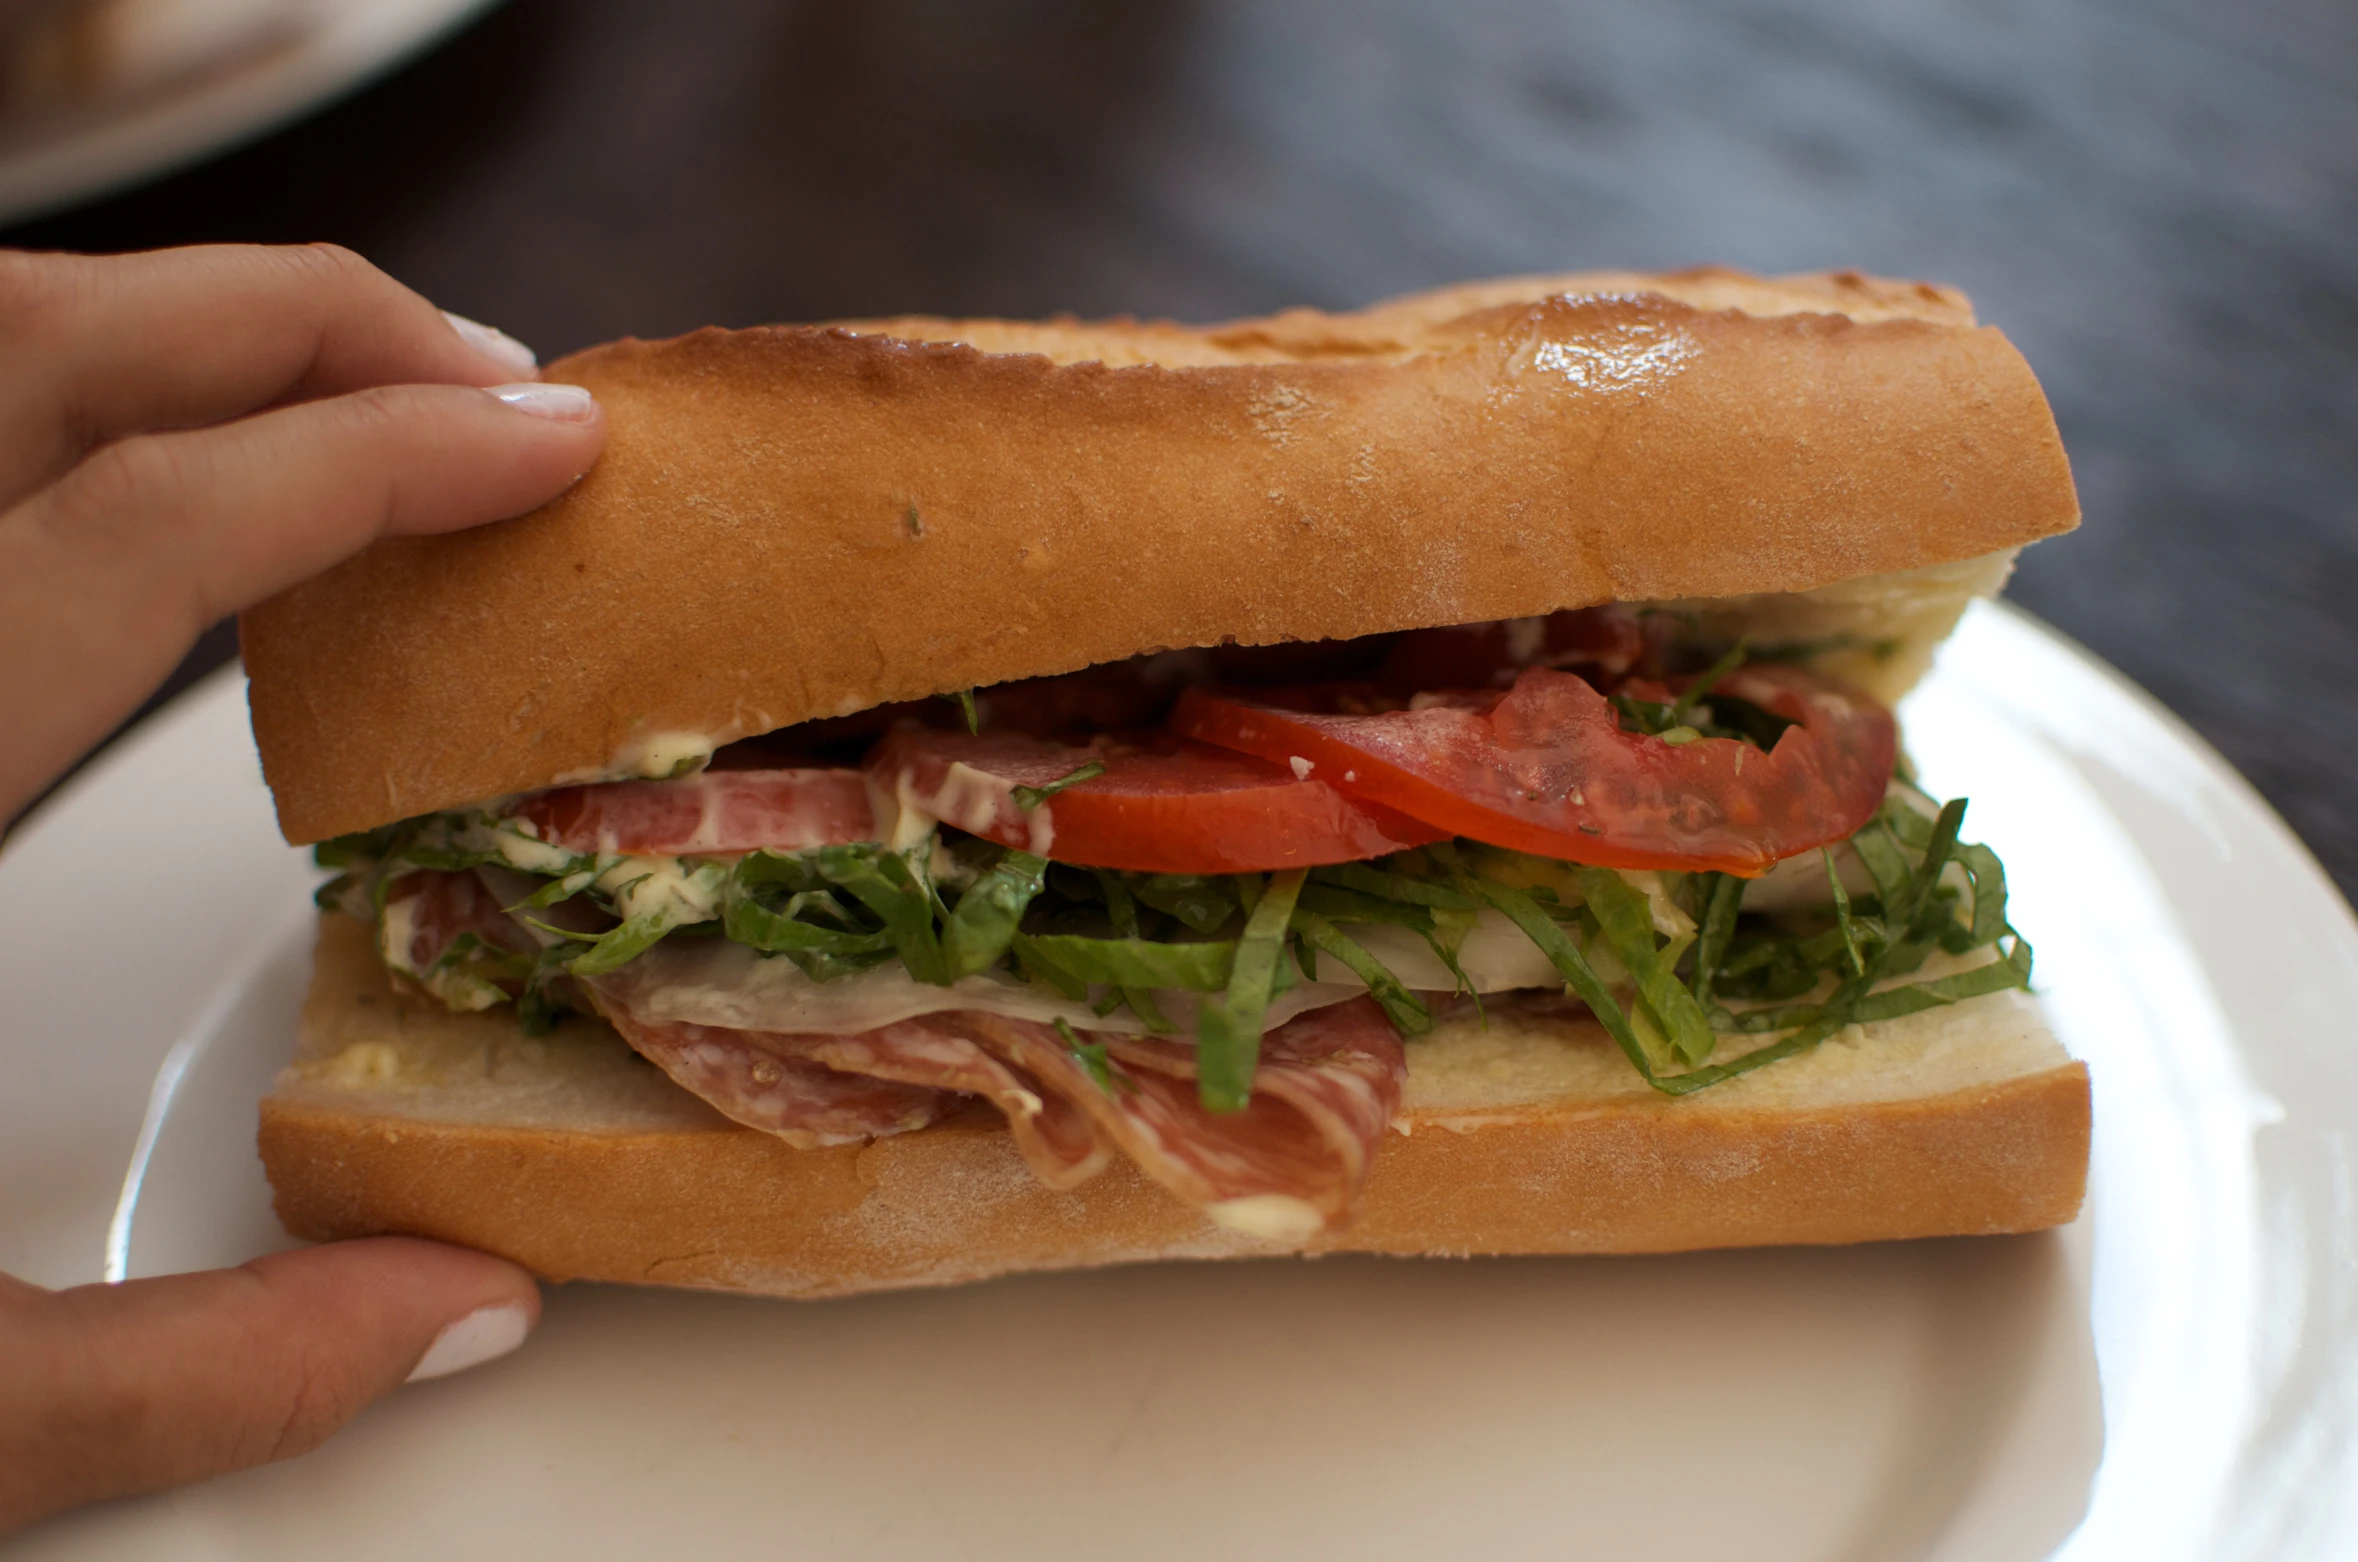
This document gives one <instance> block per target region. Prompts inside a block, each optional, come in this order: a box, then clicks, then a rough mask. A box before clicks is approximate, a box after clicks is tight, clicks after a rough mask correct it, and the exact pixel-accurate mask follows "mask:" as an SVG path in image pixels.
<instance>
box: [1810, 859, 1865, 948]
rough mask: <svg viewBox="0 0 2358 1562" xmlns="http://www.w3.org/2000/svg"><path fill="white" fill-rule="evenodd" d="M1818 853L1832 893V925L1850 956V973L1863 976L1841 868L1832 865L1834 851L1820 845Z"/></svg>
mask: <svg viewBox="0 0 2358 1562" xmlns="http://www.w3.org/2000/svg"><path fill="white" fill-rule="evenodd" d="M1818 855H1819V856H1820V857H1822V858H1824V859H1825V862H1826V887H1827V888H1828V889H1830V890H1832V891H1833V893H1834V926H1835V928H1836V929H1837V930H1839V931H1840V932H1841V934H1842V952H1843V953H1844V954H1845V955H1847V956H1849V957H1850V971H1851V974H1852V975H1853V976H1864V975H1866V974H1867V960H1866V956H1864V955H1862V954H1860V953H1859V931H1858V928H1857V926H1856V925H1855V924H1854V923H1852V921H1851V919H1850V891H1848V890H1846V889H1844V888H1843V887H1842V870H1840V869H1839V868H1837V867H1835V866H1834V853H1833V852H1832V851H1831V850H1830V849H1828V848H1827V847H1824V846H1821V847H1819V848H1818Z"/></svg>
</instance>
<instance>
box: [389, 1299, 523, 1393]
mask: <svg viewBox="0 0 2358 1562" xmlns="http://www.w3.org/2000/svg"><path fill="white" fill-rule="evenodd" d="M539 1311H540V1309H539V1307H538V1305H537V1304H536V1305H534V1306H531V1307H527V1306H526V1305H525V1304H524V1303H522V1302H498V1303H494V1304H492V1305H490V1306H486V1307H478V1308H476V1309H475V1310H474V1311H473V1312H471V1313H468V1314H467V1315H466V1316H465V1317H463V1318H457V1319H454V1320H452V1321H451V1322H449V1323H446V1324H444V1325H443V1326H442V1332H441V1333H439V1334H437V1335H435V1336H434V1343H433V1344H431V1345H428V1346H427V1347H426V1353H425V1354H424V1355H423V1356H420V1357H419V1358H418V1364H417V1365H416V1366H414V1367H412V1368H410V1369H409V1376H408V1377H407V1378H405V1379H403V1381H404V1382H408V1383H424V1382H427V1381H428V1380H430V1379H433V1378H446V1377H449V1376H450V1375H451V1374H452V1373H454V1372H464V1371H466V1370H467V1369H468V1368H469V1367H480V1366H481V1365H483V1363H485V1362H487V1361H496V1360H497V1359H498V1358H500V1357H502V1356H505V1355H507V1354H508V1353H509V1352H510V1351H512V1350H514V1349H515V1348H516V1347H517V1346H519V1345H522V1344H523V1343H524V1341H525V1339H526V1338H527V1337H528V1336H529V1335H530V1334H531V1333H532V1330H533V1327H534V1326H535V1325H536V1324H538V1323H539V1321H540V1319H539Z"/></svg>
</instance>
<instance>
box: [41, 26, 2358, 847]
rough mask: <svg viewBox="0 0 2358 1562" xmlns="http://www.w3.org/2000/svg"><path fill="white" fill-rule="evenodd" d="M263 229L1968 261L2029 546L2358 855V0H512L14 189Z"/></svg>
mask: <svg viewBox="0 0 2358 1562" xmlns="http://www.w3.org/2000/svg"><path fill="white" fill-rule="evenodd" d="M221 239H244V240H273V241H282V240H283V241H292V240H310V239H333V240H336V241H339V242H341V243H344V244H348V245H351V246H352V247H354V248H355V249H358V250H360V251H361V252H362V253H364V254H366V255H368V256H370V257H371V258H373V259H374V260H376V261H377V262H378V263H379V264H381V265H383V266H384V267H386V268H387V269H388V270H390V271H392V272H393V273H394V274H395V275H397V276H399V277H401V278H402V279H403V280H405V281H407V282H409V283H410V284H412V285H414V286H416V287H417V288H419V289H420V290H422V291H423V292H425V293H426V294H428V295H429V296H431V297H433V298H434V299H436V300H437V301H438V302H440V303H442V304H443V305H445V306H446V307H449V308H453V309H457V310H459V311H461V312H463V313H466V314H469V315H473V316H475V317H477V318H479V319H483V320H488V321H492V322H494V323H496V324H498V325H500V326H501V327H503V328H505V329H507V330H508V331H510V332H512V333H514V334H516V335H517V336H520V337H521V338H523V339H524V340H526V341H528V342H530V343H532V344H533V345H534V346H535V347H537V348H538V349H539V350H540V351H541V353H542V354H543V356H544V357H550V356H554V355H556V354H558V353H561V352H564V351H567V350H570V349H572V348H574V347H577V346H581V345H583V344H586V343H589V342H594V341H598V340H601V339H603V338H607V337H611V336H617V335H623V334H636V335H641V336H661V335H666V334H670V333H673V332H677V331H682V330H686V329H689V328H691V327H694V326H699V325H704V324H708V323H716V322H717V323H723V324H732V325H745V324H753V323H756V322H761V321H774V320H796V319H813V318H824V317H830V316H845V315H863V314H867V315H873V314H886V313H896V312H901V311H930V312H940V313H947V314H959V313H975V314H1014V315H1027V314H1036V313H1041V312H1046V311H1053V310H1058V309H1069V310H1075V311H1079V312H1081V313H1084V314H1091V313H1120V312H1130V313H1137V314H1145V315H1170V316H1174V317H1177V318H1180V319H1213V318H1220V317H1224V316H1231V315H1239V314H1251V313H1260V312H1263V311H1266V310H1269V309H1272V308H1276V307H1279V306H1283V305H1286V304H1293V303H1312V304H1320V305H1326V306H1332V307H1343V306H1350V305H1354V304H1358V303H1362V302H1365V301H1368V300H1371V299H1374V298H1377V297H1381V296H1383V295H1385V294H1389V293H1396V292H1402V291H1406V290H1410V289H1414V288H1419V287H1424V286H1429V285H1432V284H1435V283H1440V282H1445V281H1450V280H1454V279H1457V278H1460V277H1467V276H1479V275H1484V274H1496V273H1508V272H1518V271H1536V270H1554V269H1567V268H1576V267H1587V266H1608V265H1610V266H1633V267H1671V266H1678V265H1685V264H1690V263H1694V262H1699V261H1720V262H1726V263H1731V264H1734V265H1739V266H1744V267H1748V268H1753V269H1758V270H1763V271H1780V270H1800V269H1809V268H1817V267H1825V266H1857V267H1860V268H1863V269H1867V270H1873V271H1879V272H1884V273H1887V274H1893V275H1900V276H1924V277H1934V278H1939V279H1942V280H1946V281H1950V282H1954V283H1957V284H1960V285H1962V286H1963V287H1964V288H1966V289H1967V290H1968V291H1969V292H1970V293H1971V294H1972V295H1973V297H1974V299H1975V301H1976V302H1977V304H1978V305H1979V307H1980V310H1981V313H1982V315H1983V317H1984V318H1985V319H1987V320H1989V321H1992V322H1994V323H1996V324H1998V325H2000V326H2002V327H2004V328H2005V329H2006V331H2007V332H2008V333H2009V334H2010V335H2011V336H2012V337H2013V339H2014V340H2015V341H2016V342H2017V343H2018V344H2019V345H2020V346H2021V348H2022V350H2023V351H2024V353H2025V354H2026V355H2027V356H2028V357H2029V359H2030V361H2031V363H2032V364H2033V365H2034V366H2035V367H2036V368H2037V370H2038V371H2039V373H2040V375H2041V377H2042V378H2043V380H2044V381H2045V383H2046V386H2047V390H2048V393H2049V395H2050V396H2051V397H2052V398H2053V401H2054V405H2055V411H2056V415H2057V417H2058V419H2059V420H2060V422H2061V424H2062V428H2063V433H2064V438H2065V441H2066V443H2067V444H2068V445H2069V447H2070V449H2071V452H2072V457H2073V462H2074V467H2075V470H2076V472H2077V474H2078V478H2079V483H2080V493H2081V498H2082V501H2083V503H2084V506H2085V508H2086V513H2087V520H2086V523H2085V525H2084V526H2083V527H2082V528H2081V529H2080V531H2079V532H2077V533H2076V534H2074V535H2072V536H2070V537H2067V538H2064V539H2061V540H2059V541H2055V542H2050V543H2046V544H2043V545H2041V546H2040V547H2038V548H2037V549H2035V550H2033V551H2032V553H2031V554H2030V555H2028V556H2027V557H2026V559H2025V561H2024V563H2023V566H2022V568H2021V571H2020V573H2019V575H2018V576H2017V578H2016V582H2015V585H2014V587H2013V594H2014V596H2015V597H2016V598H2017V600H2019V601H2021V602H2022V603H2024V604H2025V605H2026V606H2028V607H2030V608H2031V609H2032V610H2034V611H2035V612H2038V613H2040V614H2042V615H2044V616H2045V617H2047V618H2048V619H2050V620H2051V621H2053V622H2054V623H2056V624H2058V625H2060V626H2061V627H2062V628H2063V629H2065V630H2066V631H2068V632H2069V633H2071V634H2073V635H2076V636H2077V637H2079V638H2080V639H2081V640H2083V641H2084V642H2086V643H2087V644H2088V645H2089V646H2091V647H2093V648H2094V649H2095V650H2096V651H2097V652H2098V653H2100V654H2101V655H2103V656H2105V657H2107V658H2109V659H2110V660H2111V661H2113V662H2114V663H2115V664H2117V665H2118V666H2120V667H2121V668H2122V669H2123V670H2125V671H2126V672H2127V673H2128V674H2129V675H2130V676H2131V677H2133V678H2135V679H2137V680H2138V681H2139V682H2141V683H2143V684H2144V685H2145V686H2146V687H2147V688H2149V689H2151V690H2152V691H2153V692H2154V693H2156V694H2157V695H2159V696H2160V697H2161V698H2162V699H2163V700H2164V701H2166V702H2167V703H2168V704H2170V705H2171V706H2172V707H2174V708H2175V709H2176V710H2177V711H2178V712H2179V713H2180V714H2182V715H2183V716H2185V717H2186V718H2187V719H2188V720H2189V721H2190V722H2192V723H2193V725H2194V726H2195V727H2196V728H2198V729H2199V730H2200V731H2201V732H2202V733H2203V734H2204V735H2205V736H2207V737H2208V738H2209V739H2210V740H2211V741H2212V742H2214V743H2216V744H2217V745H2218V746H2219V747H2220V748H2221V749H2222V750H2224V751H2225V752H2226V754H2227V755H2228V757H2229V758H2230V759H2231V760H2232V761H2233V762H2234V763H2235V764H2236V765H2238V766H2239V767H2241V768H2242V769H2243V771H2244V772H2245V773H2246V774H2247V775H2249V776H2250V777H2251V778H2252V779H2253V780H2254V781H2255V782H2256V783H2258V785H2259V787H2260V789H2261V791H2262V792H2264V793H2265V794H2266V795H2267V796H2268V798H2269V799H2270V800H2271V801H2272V802H2274V803H2275V804H2276V806H2277V807H2278V808H2279V809H2281V810H2282V811H2283V812H2284V813H2285V815H2286V816H2287V817H2288V818H2289V819H2290V820H2291V822H2292V823H2293V825H2294V827H2295V828H2296V829H2298V830H2299V831H2300V832H2301V833H2302V835H2303V836H2305V837H2306V838H2307V839H2308V841H2309V842H2310V844H2311V845H2312V846H2313V847H2314V848H2315V849H2316V851H2317V853H2318V855H2319V856H2320V857H2321V858H2322V859H2323V860H2324V862H2325V864H2326V866H2327V868H2328V869H2329V870H2330V871H2331V872H2332V873H2333V874H2334V876H2335V877H2336V878H2337V880H2338V881H2339V882H2340V884H2341V886H2342V888H2343V890H2344V892H2345V893H2349V892H2352V891H2354V890H2358V776H2354V775H2353V773H2352V771H2353V768H2354V767H2353V765H2352V760H2353V758H2358V678H2353V677H2352V676H2351V674H2352V672H2353V670H2358V611H2353V601H2354V599H2358V7H2352V6H2350V5H2349V4H2348V3H2347V0H2237V3H2235V4H2233V5H2230V4H2228V3H2226V0H2212V3H2209V4H2204V3H2201V0H1896V3H1895V0H1752V3H1744V0H1553V3H1551V0H1228V3H1212V0H1127V3H1125V4H1121V5H1108V4H1104V3H1102V0H673V3H671V4H666V5H663V6H650V5H645V4H637V3H632V0H514V3H512V4H510V5H508V6H507V7H505V8H504V9H502V10H500V11H497V12H495V13H493V14H492V15H491V16H490V17H489V18H488V19H487V20H485V21H484V22H483V23H481V24H480V25H479V26H477V27H475V28H474V29H472V30H471V31H469V32H467V33H464V34H462V35H461V36H459V37H457V38H456V39H454V40H453V41H452V42H451V43H449V44H448V45H447V46H446V47H444V48H442V49H441V50H439V51H438V52H436V53H434V54H432V55H430V56H428V57H426V58H425V59H423V60H422V61H420V62H418V63H417V64H415V65H413V66H411V67H410V68H408V69H407V70H405V71H403V72H401V73H399V74H398V75H396V76H394V77H391V78H389V79H388V80H386V81H384V82H382V83H380V84H379V85H377V86H375V87H374V88H372V89H370V90H368V91H367V92H365V93H363V94H361V95H360V96H358V97H355V98H353V99H350V100H348V101H347V102H345V103H343V104H341V105H340V106H337V107H335V108H333V109H331V110H329V111H327V112H324V113H321V114H319V115H316V116H314V117H312V118H310V119H308V120H307V121H305V122H303V123H300V124H298V125H295V126H293V127H291V128H288V129H286V130H284V131H282V132H280V133H279V134H277V135H275V136H273V137H271V138H269V139H267V140H265V141H262V142H260V143H258V144H255V145H253V146H251V147H248V148H247V149H245V150H243V151H240V152H237V153H235V154H233V155H231V156H228V157H225V158H222V159H219V160H217V161H215V162H212V163H210V164H207V165H205V166H202V167H200V168H198V169H195V170H193V171H191V172H188V173H185V174H182V175H180V176H178V177H175V178H172V179H169V180H166V181H164V182H161V183H158V184H155V185H151V186H149V187H147V188H144V189H141V190H138V191H135V192H132V193H130V194H126V195H123V196H120V197H118V198H116V199H113V200H110V201H106V202H104V203H101V204H98V205H95V206H91V207H88V208H85V209H82V210H80V211H75V212H71V213H67V214H64V215H61V216H57V217H53V218H50V219H48V220H46V221H42V222H39V223H35V224H31V225H26V226H23V227H19V228H16V229H13V230H8V231H5V232H0V243H12V244H21V245H34V246H43V247H62V248H75V249H122V248H136V247H144V246H149V245H161V244H177V243H186V242H191V241H199V240H221ZM230 653H231V646H230V642H229V639H228V638H227V636H226V635H225V634H223V633H219V632H217V633H216V634H214V635H212V636H209V637H208V639H207V641H206V643H205V645H204V646H202V647H200V649H199V652H198V654H197V655H196V656H195V657H193V658H192V659H191V664H190V666H189V667H187V668H184V669H183V672H184V674H186V673H193V672H195V671H198V670H201V669H202V668H203V667H205V666H208V665H212V664H213V663H217V662H218V661H220V660H222V659H224V658H226V657H227V656H228V655H229V654H230Z"/></svg>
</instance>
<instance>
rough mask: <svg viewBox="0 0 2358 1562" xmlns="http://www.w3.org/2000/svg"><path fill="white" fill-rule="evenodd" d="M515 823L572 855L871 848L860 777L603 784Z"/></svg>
mask: <svg viewBox="0 0 2358 1562" xmlns="http://www.w3.org/2000/svg"><path fill="white" fill-rule="evenodd" d="M515 817H517V818H519V819H525V820H529V821H530V822H531V823H532V825H533V827H534V828H536V829H537V830H539V832H540V838H541V839H542V840H544V841H549V842H552V843H554V844H556V845H559V846H562V847H565V848H566V849H567V850H569V851H577V852H624V853H628V854H631V855H635V856H665V857H669V856H679V855H683V854H691V853H692V854H698V855H710V854H721V855H727V854H730V853H735V852H749V851H754V850H757V849H759V848H762V847H765V846H766V847H768V848H770V849H772V850H774V851H802V850H805V849H806V848H809V847H813V846H846V845H850V844H853V843H855V842H858V841H872V840H874V839H876V824H875V819H874V816H873V814H872V813H871V811H870V809H869V806H868V784H867V782H866V781H865V780H863V779H862V778H861V775H860V773H859V772H858V771H857V770H708V771H706V772H704V773H703V774H702V775H696V776H688V777H684V778H682V779H680V780H677V781H609V782H605V783H603V784H601V785H597V786H563V787H558V788H556V789H554V790H553V791H547V792H542V793H540V794H538V795H537V796H533V797H528V798H526V799H525V800H524V801H523V802H521V803H519V804H518V805H517V806H516V810H515Z"/></svg>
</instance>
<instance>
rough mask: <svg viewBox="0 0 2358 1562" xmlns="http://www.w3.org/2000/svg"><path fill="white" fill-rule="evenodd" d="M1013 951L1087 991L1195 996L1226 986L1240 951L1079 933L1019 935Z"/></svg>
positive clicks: (1219, 944)
mask: <svg viewBox="0 0 2358 1562" xmlns="http://www.w3.org/2000/svg"><path fill="white" fill-rule="evenodd" d="M1013 947H1014V948H1015V950H1016V951H1017V952H1018V953H1019V954H1021V955H1024V956H1026V957H1027V958H1029V959H1031V960H1034V961H1044V962H1045V963H1047V964H1048V965H1050V966H1053V967H1054V968H1055V969H1056V970H1058V971H1060V972H1062V973H1064V974H1065V975H1066V976H1068V977H1071V978H1072V979H1074V980H1075V981H1077V982H1079V983H1080V984H1081V985H1083V986H1084V987H1183V988H1187V989H1190V990H1192V991H1195V992H1218V991H1220V990H1221V989H1222V988H1224V987H1226V986H1227V985H1228V982H1229V978H1230V976H1231V975H1232V974H1233V972H1234V969H1235V964H1236V951H1237V946H1236V944H1235V943H1234V942H1216V943H1204V944H1166V943H1161V942H1158V941H1157V940H1154V939H1151V938H1087V937H1083V936H1082V935H1080V934H1078V933H1017V934H1016V935H1015V936H1014V939H1013ZM1051 985H1054V984H1051ZM1144 1017H1145V1016H1144V1015H1141V1016H1140V1018H1142V1019H1143V1018H1144Z"/></svg>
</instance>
